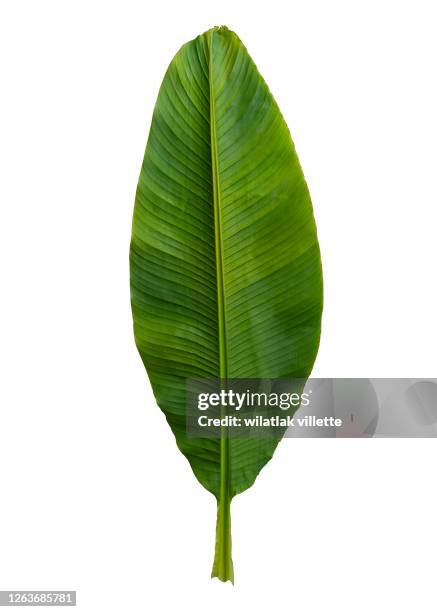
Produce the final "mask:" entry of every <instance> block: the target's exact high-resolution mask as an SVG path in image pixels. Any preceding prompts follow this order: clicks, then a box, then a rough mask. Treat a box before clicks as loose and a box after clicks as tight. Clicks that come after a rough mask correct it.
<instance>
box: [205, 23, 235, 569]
mask: <svg viewBox="0 0 437 612" xmlns="http://www.w3.org/2000/svg"><path fill="white" fill-rule="evenodd" d="M213 36H214V30H210V31H209V32H208V39H207V41H208V51H209V58H208V79H209V108H210V138H211V169H212V186H213V207H214V235H215V255H216V271H217V311H218V336H219V377H220V379H221V381H226V379H227V377H228V363H227V350H226V349H227V346H226V312H225V280H224V260H223V236H222V217H221V201H220V176H219V168H218V152H217V134H216V119H215V101H214V83H213V74H212V57H213ZM221 413H222V414H223V408H221ZM229 503H230V461H229V439H228V432H227V429H226V428H225V427H222V428H221V432H220V496H219V499H218V533H217V536H218V539H219V541H220V543H221V547H222V549H221V553H222V554H220V555H219V564H220V565H223V567H221V568H220V572H221V573H222V574H224V573H226V571H227V568H226V559H227V558H228V557H229V558H230V550H227V547H228V542H229V541H230V536H229V534H230V514H229Z"/></svg>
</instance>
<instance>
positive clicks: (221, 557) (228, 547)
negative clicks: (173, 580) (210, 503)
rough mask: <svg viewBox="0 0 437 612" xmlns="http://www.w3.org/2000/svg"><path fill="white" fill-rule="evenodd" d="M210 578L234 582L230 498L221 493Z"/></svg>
mask: <svg viewBox="0 0 437 612" xmlns="http://www.w3.org/2000/svg"><path fill="white" fill-rule="evenodd" d="M211 578H218V579H219V580H222V581H223V582H226V581H227V580H230V581H231V582H232V584H234V566H233V563H232V540H231V499H230V497H229V495H226V496H223V495H221V496H220V499H219V501H218V504H217V528H216V540H215V556H214V564H213V566H212V572H211Z"/></svg>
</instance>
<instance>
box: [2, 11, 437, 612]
mask: <svg viewBox="0 0 437 612" xmlns="http://www.w3.org/2000/svg"><path fill="white" fill-rule="evenodd" d="M434 8H435V3H434V2H431V1H430V2H423V1H420V0H414V1H413V0H412V1H410V2H403V1H401V0H397V1H396V2H395V1H393V2H389V1H386V0H378V1H371V0H366V1H362V2H356V1H351V0H345V1H339V0H330V1H329V2H327V1H326V0H320V1H315V0H302V1H299V2H295V1H292V0H288V1H287V2H283V3H281V2H279V1H275V0H268V2H265V1H264V2H256V1H254V0H253V1H252V2H248V3H247V4H245V3H242V2H238V1H237V0H232V1H228V0H221V1H220V2H216V3H214V4H213V3H209V2H207V1H205V0H204V1H199V2H195V1H194V0H184V1H182V2H174V3H172V2H168V1H165V0H161V1H158V2H147V1H145V0H143V1H138V2H134V1H129V0H124V1H121V0H120V1H118V2H111V1H108V0H106V1H105V2H103V1H102V2H98V1H96V0H94V1H93V0H86V1H81V0H75V1H71V2H65V1H61V0H54V1H53V2H49V1H46V0H39V1H38V2H33V1H28V2H24V1H20V0H13V1H12V0H11V1H3V2H2V3H1V9H0V12H1V14H0V57H1V89H2V93H1V99H0V105H1V112H0V123H1V125H0V168H1V185H0V190H1V193H0V196H1V218H0V261H1V302H0V304H1V317H0V338H1V340H0V342H1V343H0V351H1V366H0V367H1V369H0V378H1V385H0V411H1V412H0V433H1V435H0V476H1V485H0V486H1V489H0V491H1V494H0V495H1V499H0V589H77V591H78V602H79V605H78V609H80V610H83V611H87V612H88V611H89V612H100V611H102V612H112V611H117V612H119V611H121V610H122V611H123V612H135V611H140V610H153V611H155V610H158V611H160V610H176V609H177V610H183V611H185V610H190V611H195V612H197V611H199V612H200V611H203V610H212V611H216V610H221V611H223V610H229V611H237V610H246V609H252V610H266V609H274V610H299V612H306V611H311V612H312V611H314V612H316V611H317V612H318V611H319V610H335V611H336V612H342V611H345V612H346V611H348V612H349V611H350V610H354V612H359V611H361V610H363V611H364V610H366V611H367V610H369V609H371V610H376V611H383V610H384V611H385V610H387V609H390V610H395V609H396V610H401V611H403V610H405V611H407V610H408V611H410V610H412V609H414V610H420V611H421V612H427V611H428V610H429V611H431V610H432V611H435V610H436V594H435V583H434V582H435V563H436V558H435V551H436V547H437V535H436V518H435V517H436V512H437V494H436V485H435V466H436V464H437V445H436V443H435V441H434V440H312V441H311V440H285V441H284V442H282V443H281V444H280V447H279V448H278V451H277V453H276V455H275V457H274V459H273V461H272V462H271V463H270V464H269V465H268V466H267V467H266V468H265V470H264V471H263V472H262V474H261V476H260V477H259V479H258V481H257V482H256V484H255V486H254V487H253V488H252V489H251V490H249V491H247V492H246V493H244V494H243V495H241V496H240V497H238V498H237V499H236V500H235V501H234V503H233V546H234V562H235V572H236V586H235V587H234V588H233V587H232V586H231V585H230V584H222V583H219V582H218V581H211V580H210V579H209V573H210V569H211V563H212V555H213V545H214V535H215V533H214V532H215V502H214V500H213V498H212V496H210V495H209V494H208V493H207V492H206V491H204V490H203V489H202V487H201V486H200V485H199V484H198V483H197V482H196V481H195V479H194V477H193V476H192V474H191V472H190V470H189V468H188V464H187V463H186V460H185V459H184V458H183V456H182V455H181V454H180V453H179V452H178V451H177V449H176V445H175V443H174V440H173V437H172V434H171V432H170V431H169V429H168V427H167V425H166V423H165V422H164V419H163V417H162V415H161V413H160V411H159V410H158V408H157V407H156V405H155V403H154V400H153V397H152V395H151V392H150V388H149V384H148V382H147V379H146V375H145V372H144V370H143V367H142V364H141V362H140V359H139V357H138V355H137V352H136V349H135V346H134V341H133V337H132V330H131V315H130V305H129V279H128V248H129V238H130V224H131V214H132V206H133V200H134V192H135V187H136V181H137V177H138V173H139V169H140V165H141V161H142V156H143V151H144V147H145V143H146V137H147V132H148V127H149V121H150V118H151V113H152V109H153V105H154V102H155V99H156V95H157V91H158V87H159V84H160V82H161V79H162V77H163V75H164V71H165V69H166V67H167V65H168V63H169V61H170V60H171V58H172V56H173V55H174V53H175V52H176V51H177V49H178V48H179V46H180V45H181V44H183V43H184V42H186V41H187V40H189V39H191V38H193V37H194V36H196V35H197V34H199V33H201V32H202V31H204V30H206V29H208V28H209V27H211V26H213V25H220V24H226V25H228V26H229V27H230V28H231V29H234V30H235V31H236V32H237V33H238V34H239V35H240V37H241V38H242V40H243V42H244V43H245V44H246V46H247V47H248V50H249V52H250V53H251V55H252V57H253V58H254V60H255V62H256V63H257V65H258V67H259V69H260V71H261V73H262V74H263V75H264V77H265V79H266V80H267V82H268V84H269V86H270V88H271V90H272V92H273V94H274V95H275V97H276V99H277V101H278V103H279V106H280V107H281V109H282V112H283V114H284V116H285V118H286V120H287V122H288V125H289V127H290V130H291V132H292V135H293V138H294V141H295V144H296V147H297V150H298V153H299V155H300V159H301V163H302V166H303V168H304V172H305V174H306V177H307V180H308V183H309V187H310V190H311V193H312V197H313V201H314V209H315V215H316V220H317V223H318V228H319V237H320V243H321V249H322V256H323V265H324V276H325V311H324V320H323V336H322V343H321V347H320V352H319V356H318V360H317V363H316V366H315V369H314V375H318V376H366V377H367V376H373V377H376V376H399V377H401V376H408V377H425V376H436V351H435V346H436V340H437V326H436V324H435V313H436V309H437V295H436V282H435V275H436V273H435V268H436V255H437V242H436V223H437V207H436V204H437V181H436V178H435V177H436V162H437V160H436V142H437V124H436V108H437V89H436V78H435V74H436V68H435V62H436V58H437V37H436V30H435V28H436V14H435V13H434Z"/></svg>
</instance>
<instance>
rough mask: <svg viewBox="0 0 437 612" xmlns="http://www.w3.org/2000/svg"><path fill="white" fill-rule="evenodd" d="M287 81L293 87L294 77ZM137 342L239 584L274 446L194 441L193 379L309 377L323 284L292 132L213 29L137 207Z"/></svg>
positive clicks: (179, 90) (172, 103) (177, 89)
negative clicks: (240, 512) (245, 512)
mask: <svg viewBox="0 0 437 612" xmlns="http://www.w3.org/2000/svg"><path fill="white" fill-rule="evenodd" d="M284 77H285V78H286V75H284ZM130 258H131V300H132V311H133V318H134V331H135V340H136V344H137V347H138V350H139V352H140V355H141V357H142V360H143V362H144V365H145V366H146V369H147V372H148V375H149V379H150V382H151V384H152V387H153V391H154V394H155V397H156V400H157V403H158V405H159V406H160V408H161V409H162V410H163V412H164V413H165V416H166V418H167V421H168V423H169V425H170V427H171V428H172V430H173V433H174V434H175V436H176V441H177V444H178V446H179V448H180V450H181V451H182V452H183V453H184V455H185V456H186V457H187V459H188V461H189V462H190V465H191V467H192V469H193V472H194V474H195V475H196V477H197V478H198V480H199V481H200V482H201V483H202V485H203V486H204V487H205V488H206V489H208V490H209V491H210V492H211V493H213V494H214V495H215V496H216V498H217V500H218V508H219V512H218V522H217V545H216V559H215V563H214V568H213V575H216V576H218V577H219V578H221V579H222V580H227V579H232V578H233V572H232V561H231V554H230V546H231V544H230V510H229V506H230V500H231V499H232V497H233V496H235V495H236V494H237V493H241V492H242V491H244V490H245V489H247V488H248V487H250V486H251V485H252V484H253V482H254V480H255V478H256V477H257V475H258V473H259V471H260V470H261V468H262V467H263V466H264V465H265V464H266V462H267V461H268V460H269V459H270V458H271V456H272V454H273V452H274V449H275V446H276V444H277V441H276V440H273V439H263V438H259V439H258V438H238V439H235V438H233V439H228V438H227V435H226V431H224V432H223V435H222V438H221V439H199V438H188V437H187V435H186V431H185V429H186V423H185V381H186V379H187V378H222V379H227V378H288V377H296V378H306V377H307V376H308V375H309V374H310V371H311V369H312V366H313V362H314V359H315V357H316V353H317V349H318V344H319V337H320V319H321V311H322V272H321V263H320V254H319V247H318V242H317V234H316V227H315V223H314V218H313V211H312V206H311V200H310V196H309V193H308V189H307V185H306V183H305V179H304V176H303V173H302V170H301V167H300V165H299V161H298V159H297V156H296V152H295V149H294V145H293V143H292V140H291V137H290V133H289V131H288V128H287V126H286V124H285V122H284V119H283V118H282V115H281V113H280V111H279V109H278V107H277V105H276V103H275V101H274V99H273V97H272V95H271V93H270V91H269V89H268V87H267V85H266V83H265V82H264V80H263V79H262V77H261V76H260V74H259V73H258V71H257V69H256V66H255V65H254V63H253V61H252V60H251V58H250V56H249V55H248V53H247V51H246V49H245V47H244V46H243V44H242V43H241V41H240V40H239V38H238V37H237V36H236V35H235V34H234V33H233V32H231V31H229V30H228V29H227V28H224V27H221V28H214V29H212V30H209V31H208V32H206V33H205V34H202V35H201V36H199V37H198V38H196V39H195V40H193V41H191V42H189V43H187V44H186V45H184V46H183V47H182V48H181V49H180V51H179V52H178V53H177V54H176V56H175V57H174V59H173V61H172V62H171V64H170V66H169V68H168V70H167V72H166V75H165V77H164V80H163V83H162V85H161V89H160V91H159V96H158V100H157V102H156V107H155V111H154V115H153V120H152V125H151V129H150V135H149V139H148V143H147V148H146V153H145V157H144V161H143V165H142V169H141V174H140V178H139V183H138V189H137V194H136V200H135V210H134V220H133V229H132V242H131V254H130Z"/></svg>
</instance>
